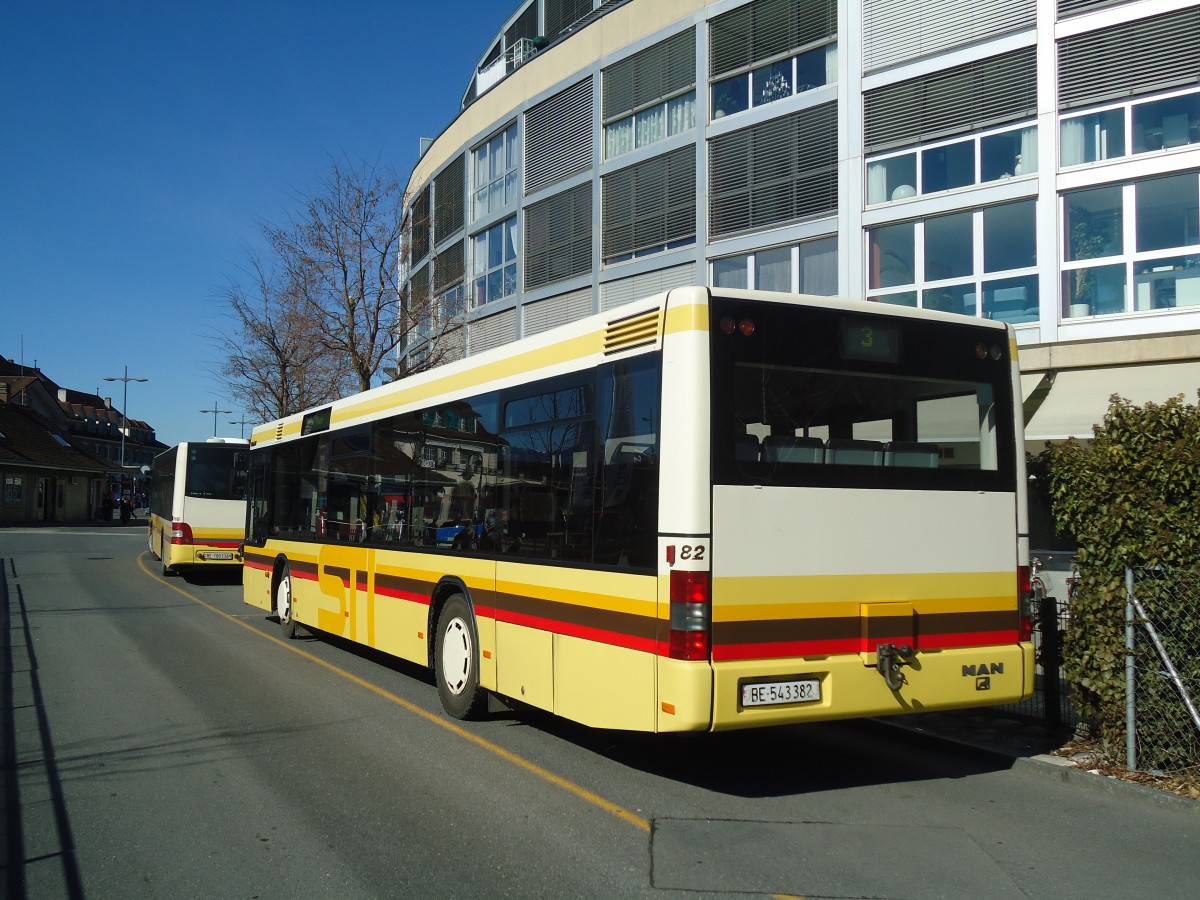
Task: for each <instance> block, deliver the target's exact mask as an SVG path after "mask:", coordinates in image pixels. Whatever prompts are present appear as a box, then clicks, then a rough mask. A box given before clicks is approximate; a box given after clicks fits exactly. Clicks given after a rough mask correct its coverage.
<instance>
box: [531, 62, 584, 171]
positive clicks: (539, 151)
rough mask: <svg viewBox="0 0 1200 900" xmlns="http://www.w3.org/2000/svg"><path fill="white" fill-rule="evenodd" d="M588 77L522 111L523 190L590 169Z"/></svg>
mask: <svg viewBox="0 0 1200 900" xmlns="http://www.w3.org/2000/svg"><path fill="white" fill-rule="evenodd" d="M591 164H592V79H591V78H590V77H589V78H585V79H584V80H583V81H580V82H578V83H577V84H574V85H572V86H571V87H569V88H567V89H566V90H564V91H559V92H558V93H557V94H555V95H554V96H553V97H550V98H549V99H548V100H543V101H542V102H541V103H539V104H538V105H537V106H535V107H533V108H532V109H531V110H529V112H527V113H526V114H525V193H526V194H532V193H533V192H534V191H537V190H540V189H541V188H544V187H546V186H547V185H550V184H554V183H555V182H556V181H561V180H562V179H564V178H568V177H570V176H571V175H574V174H575V173H576V172H582V171H583V170H584V169H587V168H590V167H591Z"/></svg>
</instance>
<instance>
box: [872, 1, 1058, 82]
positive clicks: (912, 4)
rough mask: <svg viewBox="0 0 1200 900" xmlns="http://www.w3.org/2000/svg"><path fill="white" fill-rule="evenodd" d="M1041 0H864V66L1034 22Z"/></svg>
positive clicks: (907, 57) (916, 55) (904, 59)
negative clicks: (966, 1)
mask: <svg viewBox="0 0 1200 900" xmlns="http://www.w3.org/2000/svg"><path fill="white" fill-rule="evenodd" d="M1036 17H1037V2H1036V0H975V2H973V3H963V2H961V0H864V2H863V71H865V72H871V71H874V70H876V69H881V68H884V67H886V66H893V65H897V64H899V63H903V62H907V61H909V60H913V59H917V58H919V57H922V56H928V55H930V54H933V53H938V52H940V51H943V50H948V49H950V48H951V47H960V46H962V45H964V44H969V43H971V42H972V41H978V40H981V39H984V38H994V37H998V36H999V35H1001V34H1004V33H1006V32H1010V31H1015V30H1019V29H1022V28H1032V27H1033V25H1034V23H1035V19H1036Z"/></svg>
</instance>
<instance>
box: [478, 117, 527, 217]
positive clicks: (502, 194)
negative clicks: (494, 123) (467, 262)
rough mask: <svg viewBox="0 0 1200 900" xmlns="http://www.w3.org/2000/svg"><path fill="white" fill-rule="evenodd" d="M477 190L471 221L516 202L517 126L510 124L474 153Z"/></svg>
mask: <svg viewBox="0 0 1200 900" xmlns="http://www.w3.org/2000/svg"><path fill="white" fill-rule="evenodd" d="M471 156H472V162H473V175H474V181H473V186H474V191H473V193H472V195H471V218H472V220H474V219H478V218H480V217H481V216H486V215H488V214H489V213H494V212H496V211H497V210H500V209H503V208H504V207H506V206H508V205H509V204H511V203H514V202H515V201H516V199H517V126H516V125H511V126H509V127H508V128H507V129H505V130H504V131H503V132H501V133H500V134H498V135H496V136H495V137H493V138H492V139H491V140H490V141H488V142H487V143H486V144H483V145H482V146H481V147H478V148H477V149H476V150H475V152H474V153H472V154H471Z"/></svg>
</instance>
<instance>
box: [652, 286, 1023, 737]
mask: <svg viewBox="0 0 1200 900" xmlns="http://www.w3.org/2000/svg"><path fill="white" fill-rule="evenodd" d="M769 296H770V295H754V294H749V293H744V292H743V293H740V294H736V295H716V296H713V297H712V298H711V302H710V306H709V319H708V334H707V335H706V338H707V340H708V341H709V342H710V348H711V357H710V359H711V372H710V373H709V386H710V391H711V398H710V408H711V423H710V424H711V454H712V456H711V475H712V481H711V489H712V493H711V552H710V554H709V562H708V563H707V567H708V576H707V577H708V579H709V591H710V595H711V596H710V600H709V602H710V604H711V606H710V609H709V610H708V611H707V612H708V622H707V623H704V622H703V619H704V615H703V613H704V610H703V609H702V606H698V607H697V608H696V610H694V611H693V613H694V614H693V615H692V621H694V622H699V623H700V624H699V625H697V626H696V628H697V630H700V631H702V630H703V628H704V626H705V625H707V629H708V632H709V642H710V646H709V647H707V648H704V649H703V651H702V653H703V654H704V655H707V656H708V659H709V661H710V663H711V667H712V709H711V721H710V723H709V727H710V728H712V729H714V730H721V729H727V728H745V727H756V726H765V725H771V724H779V723H786V722H799V721H806V720H816V719H829V718H843V717H855V716H877V715H886V714H890V713H908V712H917V711H924V710H938V709H951V708H959V707H970V706H984V705H995V704H1001V703H1008V702H1012V701H1016V700H1020V699H1022V698H1024V697H1026V696H1028V695H1029V693H1030V692H1031V691H1032V673H1033V651H1032V644H1031V643H1030V638H1029V630H1028V628H1029V622H1028V619H1027V617H1025V616H1024V615H1023V612H1024V610H1023V608H1022V604H1023V603H1024V602H1025V600H1026V597H1025V596H1024V592H1025V591H1026V590H1027V580H1028V569H1027V562H1028V545H1027V539H1026V538H1025V535H1026V532H1027V528H1026V511H1025V496H1024V483H1023V482H1024V451H1023V445H1022V435H1021V431H1022V423H1021V419H1020V408H1019V397H1018V395H1017V393H1016V388H1015V385H1016V384H1019V378H1018V370H1017V364H1016V358H1015V357H1016V347H1015V342H1014V340H1013V338H1012V336H1011V333H1010V331H1009V330H1008V329H1007V328H1006V327H1005V326H1003V325H999V324H993V323H990V322H984V321H980V320H976V319H969V318H966V317H956V316H951V315H947V314H938V313H933V314H929V313H917V312H915V311H911V312H910V311H908V310H904V309H900V308H896V307H889V306H883V305H880V304H874V303H870V304H869V303H857V302H849V301H824V300H819V299H817V298H799V299H796V300H794V302H773V301H770V300H768V299H766V298H767V297H769ZM669 553H670V550H669V549H668V554H669ZM675 567H676V568H692V569H701V570H702V569H703V568H705V566H704V565H700V566H696V565H692V566H690V567H689V566H685V565H682V564H681V563H679V562H678V561H676V564H675ZM682 583H683V584H684V585H685V588H684V590H686V584H687V577H686V576H683V577H682ZM701 594H702V592H701ZM672 599H673V600H676V601H677V600H678V599H679V598H676V597H674V596H673V597H672ZM695 599H698V600H700V601H703V600H704V598H703V597H702V596H701V595H700V594H697V595H696V598H695ZM675 607H676V604H674V603H673V604H672V611H673V612H674V611H675ZM672 627H673V628H674V627H675V625H674V624H673V625H672ZM684 627H685V628H686V627H687V626H686V625H685V626H684ZM672 634H673V635H674V632H672ZM672 655H677V654H672ZM683 655H684V656H685V657H686V651H685V653H684V654H683ZM664 662H665V663H666V665H667V668H666V669H665V670H664V674H667V675H668V676H669V673H670V668H669V667H670V666H671V665H672V664H674V665H675V666H676V668H678V666H679V664H678V663H675V661H674V660H671V661H670V662H666V661H664ZM685 665H686V664H685ZM663 683H664V684H670V683H671V678H670V677H666V678H664V679H663ZM679 724H683V723H679Z"/></svg>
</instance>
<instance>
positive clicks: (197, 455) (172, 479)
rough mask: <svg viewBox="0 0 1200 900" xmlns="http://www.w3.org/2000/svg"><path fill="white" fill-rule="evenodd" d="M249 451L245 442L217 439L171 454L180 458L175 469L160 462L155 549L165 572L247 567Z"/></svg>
mask: <svg viewBox="0 0 1200 900" xmlns="http://www.w3.org/2000/svg"><path fill="white" fill-rule="evenodd" d="M248 451H249V446H248V445H247V443H246V442H245V441H239V442H237V443H234V442H232V441H229V440H225V439H217V440H210V441H206V442H204V443H182V444H179V445H178V447H175V448H173V449H172V450H170V451H167V453H175V454H176V457H175V459H174V462H173V464H172V465H165V464H164V465H162V466H159V465H158V460H157V459H156V460H155V466H154V467H153V468H152V486H151V502H152V507H151V524H150V550H151V552H152V553H154V555H155V556H158V557H159V559H160V560H161V561H162V569H163V572H164V574H168V573H171V572H175V571H178V570H179V569H181V568H196V567H209V566H240V565H241V564H242V553H241V550H240V545H241V542H242V539H243V536H244V534H245V527H246V471H247V460H248V455H249V454H248ZM167 453H164V454H163V455H162V457H163V458H165V457H166V456H167ZM164 462H165V459H164ZM167 469H170V470H171V471H170V475H169V476H168V475H167V473H166V470H167ZM158 470H162V474H158ZM168 477H169V483H168ZM160 484H161V487H159V485H160Z"/></svg>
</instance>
